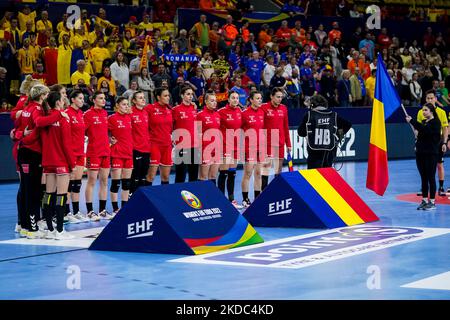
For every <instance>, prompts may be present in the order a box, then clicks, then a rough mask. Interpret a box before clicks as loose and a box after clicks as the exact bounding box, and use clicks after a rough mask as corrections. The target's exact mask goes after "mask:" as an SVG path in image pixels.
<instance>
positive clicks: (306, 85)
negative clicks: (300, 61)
mask: <svg viewBox="0 0 450 320" xmlns="http://www.w3.org/2000/svg"><path fill="white" fill-rule="evenodd" d="M311 64H312V63H311V60H310V59H306V60H305V62H304V65H303V67H302V68H301V69H300V77H301V83H302V91H303V94H304V95H305V99H306V98H309V97H312V96H313V95H314V94H315V93H317V91H316V81H315V79H314V74H313V70H312V69H311Z"/></svg>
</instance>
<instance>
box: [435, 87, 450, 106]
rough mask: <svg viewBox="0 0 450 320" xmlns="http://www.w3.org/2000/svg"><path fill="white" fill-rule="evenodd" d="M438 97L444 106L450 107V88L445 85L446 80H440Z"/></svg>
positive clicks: (437, 91)
mask: <svg viewBox="0 0 450 320" xmlns="http://www.w3.org/2000/svg"><path fill="white" fill-rule="evenodd" d="M436 97H437V100H438V101H439V102H440V103H441V104H442V106H443V107H448V106H449V105H450V102H449V101H450V97H449V96H448V89H447V88H446V87H445V81H439V87H438V88H437V90H436Z"/></svg>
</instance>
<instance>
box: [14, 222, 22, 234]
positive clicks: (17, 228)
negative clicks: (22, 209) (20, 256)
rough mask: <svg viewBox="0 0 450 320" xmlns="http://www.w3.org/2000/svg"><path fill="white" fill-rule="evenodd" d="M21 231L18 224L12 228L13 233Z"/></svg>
mask: <svg viewBox="0 0 450 320" xmlns="http://www.w3.org/2000/svg"><path fill="white" fill-rule="evenodd" d="M21 230H22V227H21V226H20V225H19V224H18V223H16V227H15V228H14V232H15V233H20V231H21Z"/></svg>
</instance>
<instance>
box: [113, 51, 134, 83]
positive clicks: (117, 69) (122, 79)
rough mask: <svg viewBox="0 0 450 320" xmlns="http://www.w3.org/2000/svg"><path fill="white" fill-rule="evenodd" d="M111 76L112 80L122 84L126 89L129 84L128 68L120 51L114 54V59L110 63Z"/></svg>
mask: <svg viewBox="0 0 450 320" xmlns="http://www.w3.org/2000/svg"><path fill="white" fill-rule="evenodd" d="M110 68H111V77H112V78H113V79H114V81H117V82H118V83H119V84H121V85H122V86H124V87H125V88H126V89H128V88H129V85H130V70H129V69H128V66H127V64H126V63H125V57H124V54H123V53H122V52H118V53H117V55H116V60H115V61H114V62H113V63H112V64H111V66H110Z"/></svg>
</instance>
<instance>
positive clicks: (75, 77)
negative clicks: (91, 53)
mask: <svg viewBox="0 0 450 320" xmlns="http://www.w3.org/2000/svg"><path fill="white" fill-rule="evenodd" d="M85 70H86V61H85V60H78V61H77V71H75V72H74V73H73V74H72V76H71V77H70V80H71V83H72V85H75V84H77V83H79V81H80V80H82V81H83V82H82V83H84V84H85V85H88V84H89V81H90V79H91V76H90V74H89V73H87V72H86V71H85Z"/></svg>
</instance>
